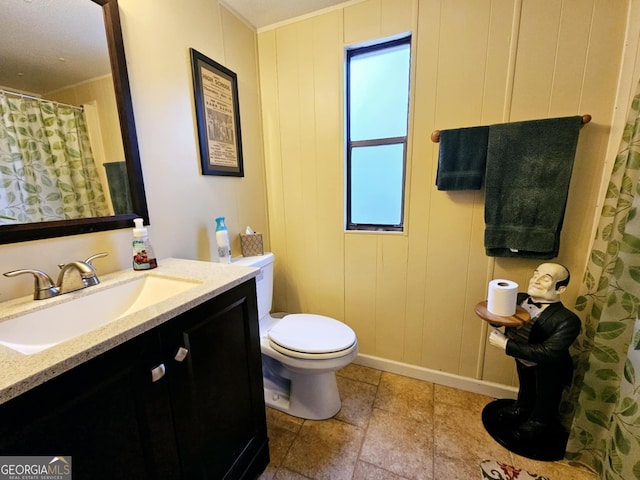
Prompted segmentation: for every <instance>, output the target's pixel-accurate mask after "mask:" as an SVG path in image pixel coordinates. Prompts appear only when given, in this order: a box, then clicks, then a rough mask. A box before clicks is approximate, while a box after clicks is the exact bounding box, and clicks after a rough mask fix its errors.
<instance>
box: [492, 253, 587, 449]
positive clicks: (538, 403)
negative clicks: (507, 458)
mask: <svg viewBox="0 0 640 480" xmlns="http://www.w3.org/2000/svg"><path fill="white" fill-rule="evenodd" d="M569 278H570V273H569V270H568V269H567V268H566V267H564V266H563V265H560V264H557V263H543V264H542V265H539V266H538V268H537V269H536V270H535V272H534V274H533V277H531V280H529V288H528V290H527V293H518V305H520V306H521V307H522V308H524V309H525V310H527V311H528V312H529V314H530V316H531V320H530V321H529V322H527V323H525V324H524V325H523V326H521V327H518V328H515V327H506V329H505V334H506V335H505V334H503V333H502V332H501V331H500V330H498V329H496V328H494V330H493V331H492V332H491V334H490V335H489V343H490V344H491V345H493V346H495V347H498V348H501V349H503V350H504V351H505V352H506V354H507V355H509V356H511V357H514V358H515V362H516V368H517V372H518V380H519V382H520V389H519V391H518V397H517V400H516V401H515V403H510V404H507V405H506V406H504V407H502V408H501V409H500V410H499V411H498V420H499V422H500V423H502V424H506V425H510V428H512V429H513V435H514V436H515V437H516V438H517V439H519V440H520V441H521V442H524V443H529V442H536V441H538V440H542V439H544V438H546V437H547V435H553V432H556V431H557V429H558V428H561V427H560V422H559V420H558V407H559V404H560V399H561V397H562V391H563V389H564V388H565V386H568V385H570V384H571V381H572V377H573V362H572V360H571V356H570V355H569V347H570V346H571V344H572V343H573V341H574V340H575V339H576V338H577V336H578V334H579V333H580V326H581V324H580V319H579V318H578V317H577V315H576V314H575V313H573V312H572V311H570V310H569V309H567V308H566V307H565V306H564V305H563V304H562V303H561V302H560V295H561V294H562V293H563V292H564V291H565V290H566V288H567V285H568V283H569Z"/></svg>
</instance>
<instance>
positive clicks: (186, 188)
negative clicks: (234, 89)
mask: <svg viewBox="0 0 640 480" xmlns="http://www.w3.org/2000/svg"><path fill="white" fill-rule="evenodd" d="M119 4H120V15H121V21H122V24H123V35H124V44H125V51H126V55H127V64H128V68H129V77H130V82H131V88H132V97H133V109H134V114H135V120H136V126H137V129H138V140H139V144H140V154H141V158H142V169H143V172H144V181H145V188H146V192H147V200H148V203H149V214H150V218H151V226H150V228H149V234H150V239H151V241H152V243H153V245H154V247H155V251H156V254H157V255H158V257H159V258H160V259H162V258H166V257H181V258H189V259H199V260H210V259H211V258H212V251H213V249H214V248H215V240H214V239H215V236H214V224H215V222H214V218H215V217H216V216H218V215H224V216H226V217H227V225H228V227H229V233H230V237H231V239H232V249H233V250H234V252H233V253H234V254H236V255H238V254H239V251H240V246H239V240H238V234H239V233H240V232H241V231H244V229H245V227H246V226H247V225H251V226H252V227H253V229H254V230H256V231H260V232H264V233H265V234H268V225H267V211H266V200H265V186H264V185H265V181H264V163H263V159H262V157H263V154H262V141H261V136H262V132H261V127H260V113H259V112H260V106H259V103H258V98H259V96H258V82H257V59H256V44H255V37H256V34H255V31H254V30H253V29H251V28H248V27H247V26H246V25H244V24H243V23H241V22H239V21H238V20H237V19H236V18H235V17H233V16H232V15H230V14H229V13H228V12H227V11H226V10H225V9H224V8H221V7H219V6H218V3H217V2H215V1H214V2H212V1H209V0H183V1H180V2H174V1H170V0H160V1H158V0H120V1H119ZM190 47H193V48H195V49H196V50H198V51H200V52H201V53H203V54H204V55H207V56H209V57H210V58H212V59H214V60H216V61H217V62H219V63H222V64H224V65H226V66H228V67H229V68H231V69H232V70H233V71H235V72H236V73H237V74H238V77H239V82H238V83H239V98H240V110H241V126H242V134H243V146H244V167H245V177H244V178H226V177H215V176H203V175H201V174H200V159H199V154H198V147H197V138H198V137H197V133H196V126H195V125H196V124H195V115H194V105H193V93H192V91H193V87H192V78H191V66H190V57H189V48H190ZM132 227H133V225H132ZM266 237H267V238H268V235H266ZM101 251H106V252H108V253H109V257H107V258H104V259H99V260H97V261H96V262H95V264H96V267H97V269H98V272H111V271H115V270H120V269H126V268H130V266H131V230H129V229H126V230H119V231H114V232H103V233H97V234H88V235H78V236H72V237H63V238H58V239H51V240H45V241H33V242H26V243H18V244H11V245H1V246H0V271H2V272H5V271H8V270H13V269H17V268H38V269H41V270H44V271H46V272H47V273H49V274H50V275H52V276H53V275H55V274H56V271H57V264H58V263H60V262H66V261H69V260H76V259H84V258H86V257H88V256H89V255H91V254H93V253H97V252H101ZM32 289H33V279H32V278H30V277H28V276H24V277H19V278H11V279H9V278H5V277H3V276H0V301H2V300H7V299H9V298H13V297H16V296H20V295H28V294H30V293H31V292H32Z"/></svg>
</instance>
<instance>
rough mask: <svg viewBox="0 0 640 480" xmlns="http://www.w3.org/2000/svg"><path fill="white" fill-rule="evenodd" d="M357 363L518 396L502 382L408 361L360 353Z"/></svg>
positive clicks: (492, 393) (499, 395) (476, 390)
mask: <svg viewBox="0 0 640 480" xmlns="http://www.w3.org/2000/svg"><path fill="white" fill-rule="evenodd" d="M353 363H355V364H356V365H362V366H363V367H370V368H375V369H377V370H382V371H383V372H389V373H396V374H398V375H404V376H405V377H411V378H416V379H418V380H424V381H426V382H432V383H437V384H438V385H444V386H446V387H452V388H458V389H460V390H464V391H467V392H473V393H478V394H481V395H487V396H488V397H493V398H514V399H515V398H516V395H517V393H518V389H517V388H516V387H511V386H509V385H502V384H500V383H493V382H486V381H484V380H477V379H475V378H469V377H463V376H460V375H454V374H452V373H446V372H440V371H438V370H431V369H429V368H424V367H418V366H416V365H410V364H408V363H402V362H396V361H395V360H388V359H386V358H380V357H374V356H371V355H363V354H358V356H357V357H356V359H355V360H354V361H353Z"/></svg>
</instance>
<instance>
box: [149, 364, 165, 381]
mask: <svg viewBox="0 0 640 480" xmlns="http://www.w3.org/2000/svg"><path fill="white" fill-rule="evenodd" d="M165 371H166V369H165V368H164V363H161V364H160V365H158V366H157V367H156V368H152V369H151V381H152V382H157V381H158V380H160V379H161V378H162V377H164V374H165Z"/></svg>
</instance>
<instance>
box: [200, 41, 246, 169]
mask: <svg viewBox="0 0 640 480" xmlns="http://www.w3.org/2000/svg"><path fill="white" fill-rule="evenodd" d="M190 50H191V68H192V71H193V90H194V99H195V103H196V117H197V121H198V138H199V143H200V161H201V163H202V174H203V175H226V176H233V177H244V167H243V165H242V136H241V134H240V107H239V103H238V78H237V76H236V74H235V73H233V72H232V71H231V70H229V69H228V68H226V67H224V66H222V65H220V64H219V63H217V62H214V61H213V60H211V59H210V58H208V57H206V56H204V55H202V54H201V53H199V52H197V51H196V50H194V49H193V48H192V49H190Z"/></svg>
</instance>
